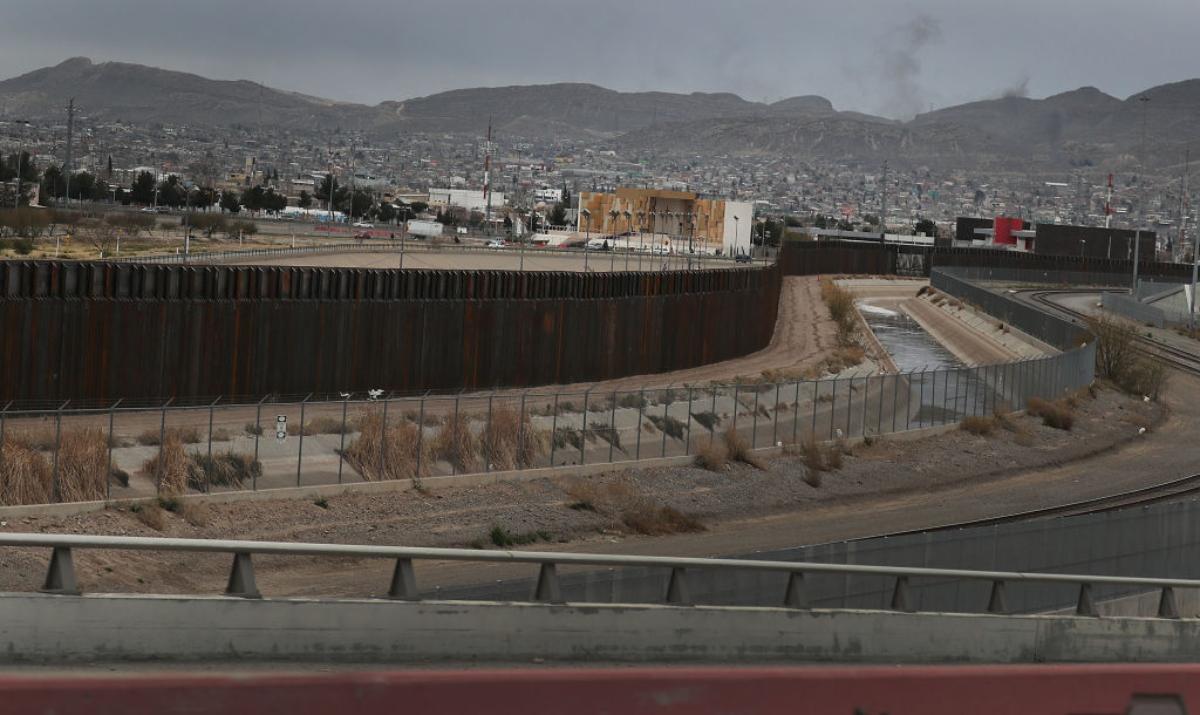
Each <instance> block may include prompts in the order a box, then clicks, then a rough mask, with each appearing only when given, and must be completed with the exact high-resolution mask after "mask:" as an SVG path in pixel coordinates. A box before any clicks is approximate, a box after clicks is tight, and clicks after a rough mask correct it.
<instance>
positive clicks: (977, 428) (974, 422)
mask: <svg viewBox="0 0 1200 715" xmlns="http://www.w3.org/2000/svg"><path fill="white" fill-rule="evenodd" d="M958 428H959V429H960V430H962V431H963V432H970V433H971V434H973V435H979V436H980V437H986V436H987V435H989V434H991V433H992V430H993V429H995V428H996V420H995V419H994V418H991V417H977V416H975V415H972V416H970V417H967V418H965V419H963V421H962V422H960V423H959V424H958Z"/></svg>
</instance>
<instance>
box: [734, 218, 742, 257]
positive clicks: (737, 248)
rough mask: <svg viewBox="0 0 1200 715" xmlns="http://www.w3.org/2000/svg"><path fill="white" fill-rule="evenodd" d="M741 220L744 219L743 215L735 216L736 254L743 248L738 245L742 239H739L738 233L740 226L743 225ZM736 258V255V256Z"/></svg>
mask: <svg viewBox="0 0 1200 715" xmlns="http://www.w3.org/2000/svg"><path fill="white" fill-rule="evenodd" d="M741 220H742V217H741V216H734V217H733V250H734V252H735V254H736V253H737V252H740V251H741V250H742V249H741V246H739V245H738V241H739V240H740V239H739V235H740V234H739V233H738V228H739V227H740V226H741ZM735 258H736V256H735Z"/></svg>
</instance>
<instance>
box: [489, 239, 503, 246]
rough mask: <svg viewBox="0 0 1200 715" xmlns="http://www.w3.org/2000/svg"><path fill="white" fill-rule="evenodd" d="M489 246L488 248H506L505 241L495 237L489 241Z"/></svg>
mask: <svg viewBox="0 0 1200 715" xmlns="http://www.w3.org/2000/svg"><path fill="white" fill-rule="evenodd" d="M487 247H488V248H504V241H501V240H499V239H496V238H493V239H492V240H490V241H488V242H487Z"/></svg>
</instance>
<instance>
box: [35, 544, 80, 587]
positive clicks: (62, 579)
mask: <svg viewBox="0 0 1200 715" xmlns="http://www.w3.org/2000/svg"><path fill="white" fill-rule="evenodd" d="M42 593H53V594H57V595H60V596H78V595H79V583H78V582H77V581H76V580H75V560H74V559H73V558H72V557H71V549H69V548H67V547H65V546H56V547H54V553H53V554H51V556H50V568H49V569H47V570H46V582H45V583H44V584H42Z"/></svg>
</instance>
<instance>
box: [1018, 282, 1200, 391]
mask: <svg viewBox="0 0 1200 715" xmlns="http://www.w3.org/2000/svg"><path fill="white" fill-rule="evenodd" d="M1095 292H1096V289H1094V288H1089V289H1087V290H1046V291H1037V292H1033V293H1030V294H1029V297H1030V299H1031V300H1033V301H1034V302H1035V303H1037V304H1039V305H1041V306H1044V307H1046V308H1049V309H1050V310H1051V311H1057V312H1059V313H1062V314H1064V315H1067V316H1069V317H1070V318H1071V319H1072V320H1073V321H1075V322H1077V323H1082V322H1086V321H1087V319H1088V316H1087V315H1086V314H1084V313H1081V312H1079V311H1077V310H1072V309H1071V308H1068V307H1066V306H1064V305H1062V304H1060V303H1056V302H1054V301H1052V300H1050V298H1049V296H1053V295H1074V294H1079V293H1095ZM1137 340H1138V344H1137V346H1136V347H1137V350H1138V352H1140V353H1142V354H1143V355H1146V356H1147V357H1151V358H1155V359H1157V360H1159V361H1161V362H1163V363H1166V364H1167V365H1169V366H1171V367H1173V368H1175V369H1176V370H1180V371H1182V372H1186V373H1189V374H1192V375H1197V376H1200V354H1197V353H1193V352H1189V351H1187V350H1184V349H1182V348H1179V347H1176V346H1174V345H1169V344H1167V343H1165V342H1163V341H1161V340H1155V339H1154V338H1151V337H1147V336H1145V335H1143V334H1141V333H1139V334H1138V337H1137Z"/></svg>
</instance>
